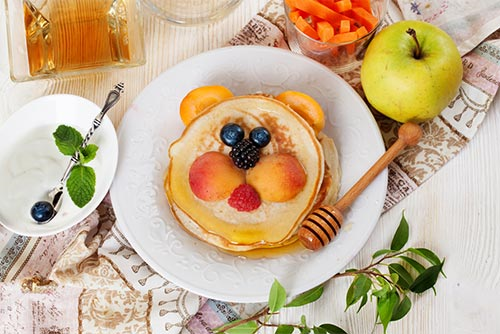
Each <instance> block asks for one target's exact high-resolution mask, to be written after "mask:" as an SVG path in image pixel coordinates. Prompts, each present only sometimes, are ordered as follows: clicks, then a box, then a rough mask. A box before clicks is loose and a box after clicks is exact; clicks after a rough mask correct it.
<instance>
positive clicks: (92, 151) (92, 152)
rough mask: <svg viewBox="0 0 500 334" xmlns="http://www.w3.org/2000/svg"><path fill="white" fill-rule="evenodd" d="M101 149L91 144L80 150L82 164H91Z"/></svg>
mask: <svg viewBox="0 0 500 334" xmlns="http://www.w3.org/2000/svg"><path fill="white" fill-rule="evenodd" d="M98 149H99V147H97V145H94V144H89V145H87V146H86V147H83V148H81V149H80V163H82V164H86V163H89V162H90V161H92V160H94V158H95V156H96V154H97V150H98Z"/></svg>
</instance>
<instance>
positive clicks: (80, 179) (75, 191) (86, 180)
mask: <svg viewBox="0 0 500 334" xmlns="http://www.w3.org/2000/svg"><path fill="white" fill-rule="evenodd" d="M95 179H96V177H95V172H94V169H93V168H92V167H89V166H82V165H76V166H74V167H73V169H71V173H70V175H69V177H68V180H67V181H66V188H68V193H69V196H70V197H71V200H72V201H73V203H75V204H76V206H78V207H79V208H83V207H84V206H85V205H86V204H87V203H88V202H90V200H91V199H92V197H93V196H94V193H95Z"/></svg>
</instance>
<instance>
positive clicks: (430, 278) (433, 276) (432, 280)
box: [410, 261, 444, 293]
mask: <svg viewBox="0 0 500 334" xmlns="http://www.w3.org/2000/svg"><path fill="white" fill-rule="evenodd" d="M443 265H444V261H443V262H441V263H439V264H437V265H435V266H432V267H429V268H427V269H426V270H425V271H424V272H423V273H421V274H420V275H418V276H417V278H415V281H414V282H413V283H412V284H411V285H410V290H411V291H412V292H415V293H422V292H424V291H426V290H428V289H430V288H432V287H434V284H436V282H437V279H438V277H439V274H440V272H441V269H442V268H443Z"/></svg>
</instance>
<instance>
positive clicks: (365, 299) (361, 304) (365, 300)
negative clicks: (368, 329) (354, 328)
mask: <svg viewBox="0 0 500 334" xmlns="http://www.w3.org/2000/svg"><path fill="white" fill-rule="evenodd" d="M367 301H368V294H365V295H364V296H363V298H361V303H359V308H358V310H357V311H356V313H359V311H361V309H362V308H363V306H365V305H366V302H367Z"/></svg>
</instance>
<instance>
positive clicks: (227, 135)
mask: <svg viewBox="0 0 500 334" xmlns="http://www.w3.org/2000/svg"><path fill="white" fill-rule="evenodd" d="M243 137H245V131H244V130H243V128H242V127H241V126H239V125H238V124H235V123H227V124H226V125H224V126H223V127H222V129H221V130H220V139H221V140H222V142H223V143H224V144H226V145H227V146H231V147H233V146H234V145H236V144H237V143H239V142H240V141H242V140H243Z"/></svg>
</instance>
